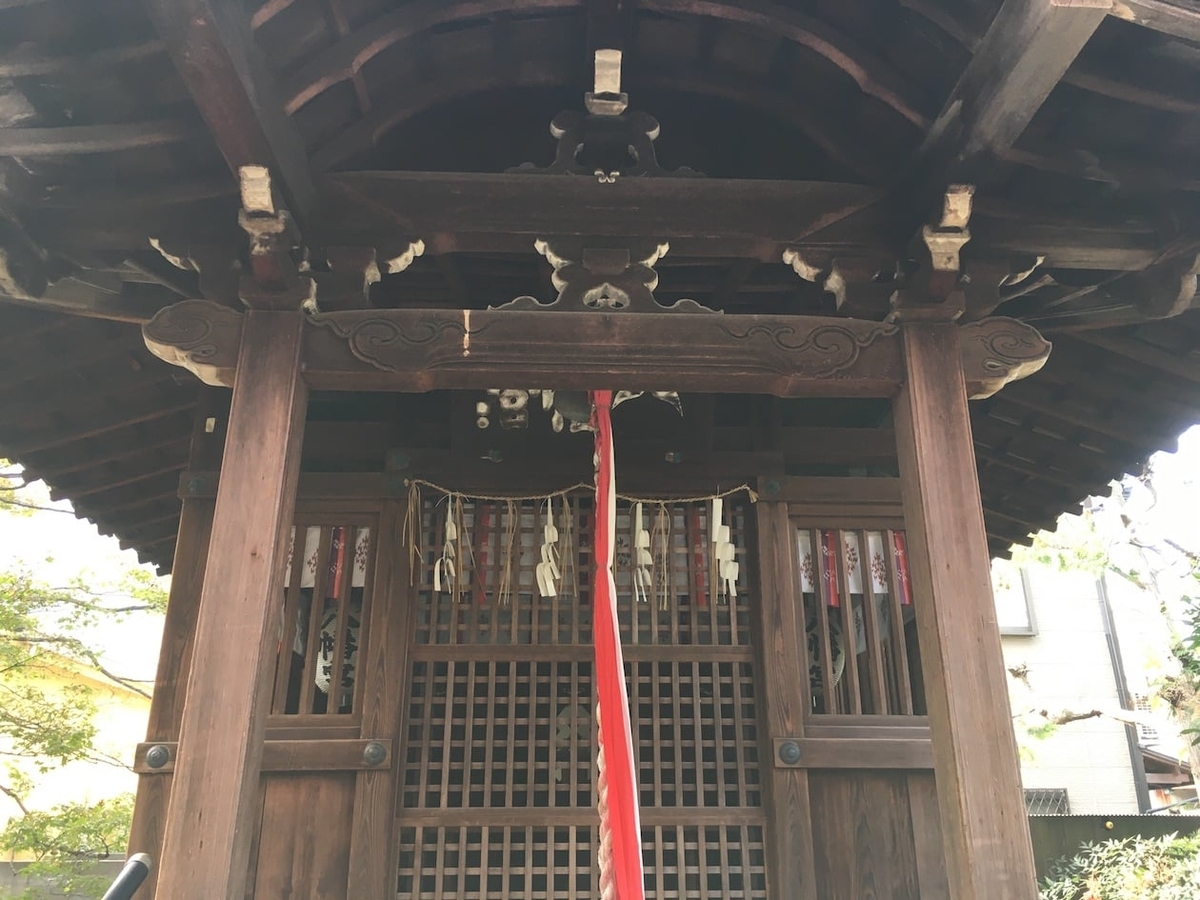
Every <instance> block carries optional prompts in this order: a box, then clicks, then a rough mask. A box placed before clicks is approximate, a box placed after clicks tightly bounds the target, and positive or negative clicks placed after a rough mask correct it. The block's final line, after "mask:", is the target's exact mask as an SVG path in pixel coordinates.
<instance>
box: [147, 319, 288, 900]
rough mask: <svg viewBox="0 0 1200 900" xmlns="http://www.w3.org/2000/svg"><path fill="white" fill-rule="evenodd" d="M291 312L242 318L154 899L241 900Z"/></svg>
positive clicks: (284, 431)
mask: <svg viewBox="0 0 1200 900" xmlns="http://www.w3.org/2000/svg"><path fill="white" fill-rule="evenodd" d="M303 327H304V319H303V316H302V314H301V313H299V312H270V311H263V310H250V311H249V312H247V313H246V317H245V324H244V327H243V331H242V341H241V347H240V350H239V353H238V364H237V377H236V381H235V383H234V388H233V401H232V405H231V409H230V414H229V431H228V435H227V437H226V440H225V453H224V456H223V458H222V463H221V480H220V484H219V486H218V488H217V499H216V508H215V512H214V520H213V529H212V538H211V541H210V544H209V553H208V564H207V566H206V569H205V574H204V586H203V588H202V591H201V596H200V609H199V613H198V616H197V620H196V635H195V640H194V645H193V651H192V666H191V674H190V676H189V678H188V687H187V704H186V705H185V707H184V710H183V717H182V725H181V728H180V736H179V754H178V759H177V761H176V765H175V774H174V784H173V785H172V791H171V803H170V806H169V808H168V811H167V822H166V833H165V837H164V841H163V852H162V862H161V869H160V874H159V879H158V894H159V896H160V897H163V898H170V900H243V897H244V896H245V891H246V878H247V865H248V860H249V851H250V837H251V834H252V833H253V831H254V828H255V821H254V819H255V809H254V806H255V800H256V799H257V797H258V796H259V778H260V774H261V763H262V750H263V738H264V733H265V729H266V716H267V707H268V704H269V702H270V684H271V674H272V672H273V670H274V664H275V655H276V650H277V648H278V645H279V628H280V608H281V604H280V603H279V602H278V598H279V595H280V592H281V591H282V588H283V566H284V557H285V554H286V552H287V539H288V533H289V528H290V526H291V524H292V514H293V511H294V508H295V501H296V483H297V478H298V475H299V467H300V443H301V438H302V436H303V431H304V413H305V402H306V399H307V390H306V388H305V386H304V383H303V381H302V380H301V376H300V349H301V335H302V332H303Z"/></svg>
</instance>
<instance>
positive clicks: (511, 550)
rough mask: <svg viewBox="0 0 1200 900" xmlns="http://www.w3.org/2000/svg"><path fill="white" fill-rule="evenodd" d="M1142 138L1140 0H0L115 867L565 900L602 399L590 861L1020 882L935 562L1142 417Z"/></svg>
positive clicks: (1145, 236)
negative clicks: (607, 606)
mask: <svg viewBox="0 0 1200 900" xmlns="http://www.w3.org/2000/svg"><path fill="white" fill-rule="evenodd" d="M548 127H549V130H548ZM1198 150H1200V5H1198V4H1197V3H1195V2H1191V0H1003V2H999V0H836V2H835V0H788V2H784V0H511V2H492V0H265V2H258V0H245V2H242V0H0V456H4V457H6V458H9V459H11V460H14V461H16V462H18V463H19V464H21V465H22V466H24V468H25V470H26V471H27V472H28V473H30V474H31V475H32V476H36V477H40V478H43V479H45V480H46V482H47V483H48V484H49V485H50V486H51V488H52V492H53V494H54V496H56V497H63V498H69V499H70V500H71V501H72V502H73V503H74V506H75V509H76V510H77V511H78V513H79V515H81V516H86V517H88V518H90V519H92V520H93V521H95V522H96V523H97V524H98V525H99V526H100V528H101V529H102V530H103V531H104V532H106V533H111V534H114V535H116V536H117V537H119V538H120V540H121V542H122V544H123V545H124V546H127V547H132V548H135V549H136V550H137V551H138V553H139V554H140V555H141V558H142V559H143V560H146V561H150V562H153V563H155V564H157V565H158V566H159V568H160V569H161V570H162V571H164V572H166V571H171V572H172V574H173V579H172V584H171V598H170V608H169V611H168V614H167V622H166V636H165V639H164V643H163V652H162V659H161V663H160V669H159V677H158V684H157V688H156V692H155V696H154V706H153V711H152V715H151V722H150V727H149V733H148V734H147V735H146V736H145V741H144V742H142V743H138V742H139V741H140V740H141V738H142V736H141V735H131V736H130V751H131V756H133V758H134V759H135V763H134V765H135V768H136V770H137V771H138V772H139V773H141V779H140V782H141V787H140V790H139V794H138V801H137V812H136V817H135V825H134V830H133V835H132V838H131V844H130V849H131V851H145V852H148V853H149V854H150V855H151V856H152V857H154V859H155V860H156V862H157V866H156V873H155V877H154V879H152V881H153V882H154V883H150V884H147V885H146V886H145V887H143V888H142V892H141V893H140V894H139V897H145V898H148V897H149V896H150V895H151V894H154V893H155V892H157V896H158V897H159V898H162V900H243V898H249V897H253V898H256V900H276V898H329V900H334V898H351V900H381V898H396V900H409V898H431V900H432V898H438V900H441V898H463V900H483V898H488V900H502V898H503V900H517V898H522V900H525V898H528V900H535V898H599V897H600V896H601V893H600V889H599V887H598V883H599V879H598V873H599V870H600V867H601V863H600V861H599V856H598V851H599V844H598V840H599V829H598V824H597V823H598V819H597V812H596V800H597V797H596V790H595V778H596V774H595V770H596V761H595V751H596V739H595V735H596V723H595V715H594V700H595V698H594V694H595V680H596V679H595V675H596V673H595V670H594V663H593V657H592V625H593V617H592V613H593V594H592V587H591V578H592V576H593V575H594V572H593V568H592V559H593V555H592V549H593V538H594V535H595V526H596V518H597V516H596V509H595V505H594V498H593V494H592V487H591V483H592V479H593V444H592V436H591V434H590V433H588V432H587V427H588V423H589V416H590V408H589V405H588V394H587V392H588V391H592V390H605V391H607V390H612V391H616V392H619V393H618V395H617V399H618V400H620V401H621V402H620V403H619V405H617V406H616V408H615V410H614V411H613V414H612V417H613V427H614V432H615V447H616V472H617V475H616V479H617V490H618V492H619V493H620V495H621V500H620V502H619V504H618V509H617V514H616V556H615V560H614V566H613V576H614V580H615V584H616V590H617V603H618V608H619V621H620V629H621V638H622V643H623V645H624V653H625V660H626V674H627V687H628V692H629V705H630V718H631V726H632V735H633V745H634V747H633V750H634V757H635V759H636V771H637V780H638V792H639V796H640V802H641V823H642V830H641V842H642V843H641V846H642V858H643V865H644V870H645V884H646V896H647V897H653V898H685V897H686V898H712V900H716V898H732V900H768V898H770V900H851V898H853V900H859V898H872V897H879V898H897V900H909V898H912V900H915V898H922V900H941V898H951V900H1001V898H1003V900H1032V898H1033V897H1035V895H1036V892H1035V887H1034V883H1033V863H1032V857H1031V851H1030V845H1029V836H1028V829H1027V825H1026V819H1025V809H1024V805H1023V802H1022V793H1021V785H1020V780H1019V772H1018V766H1017V757H1016V750H1015V745H1014V740H1013V734H1012V728H1011V722H1010V717H1009V709H1008V700H1007V692H1006V684H1005V673H1004V671H1003V668H1002V664H1001V656H1000V641H999V636H998V632H997V627H996V621H995V615H994V611H993V606H992V597H991V588H990V580H989V557H990V556H991V555H994V554H1003V553H1005V552H1007V550H1008V548H1009V547H1010V546H1011V545H1012V543H1013V542H1020V541H1024V540H1026V539H1027V535H1028V534H1029V532H1030V531H1032V530H1036V529H1038V528H1041V527H1043V526H1047V525H1050V524H1051V523H1052V522H1053V521H1054V519H1055V517H1056V516H1057V515H1058V513H1060V512H1062V511H1064V510H1068V509H1071V508H1072V507H1073V505H1074V504H1076V503H1077V502H1078V501H1080V500H1081V499H1082V498H1084V497H1085V496H1086V495H1088V494H1089V493H1092V492H1095V491H1098V490H1102V489H1103V486H1104V485H1105V484H1106V482H1107V481H1108V480H1109V479H1111V478H1113V477H1116V476H1119V475H1120V474H1121V473H1123V472H1128V471H1135V470H1136V468H1137V467H1138V466H1139V465H1140V464H1141V462H1142V461H1143V460H1145V458H1146V457H1147V456H1148V455H1149V454H1150V453H1151V452H1153V451H1154V450H1156V449H1159V448H1162V447H1169V446H1171V445H1172V444H1173V440H1174V436H1175V435H1177V434H1178V433H1179V432H1180V431H1181V430H1182V429H1183V428H1185V427H1187V426H1188V425H1190V424H1192V423H1194V422H1195V421H1197V420H1198V419H1200V357H1198V355H1197V351H1198V350H1200V341H1198V336H1200V313H1197V312H1196V311H1195V310H1194V309H1193V306H1194V303H1195V294H1196V276H1197V271H1198V270H1200V200H1198V197H1200V194H1198V192H1200V177H1197V175H1196V174H1195V171H1194V169H1195V159H1196V156H1197V151H1198ZM1051 345H1053V348H1052V346H1051ZM230 388H232V390H230ZM606 722H607V719H606ZM606 727H607V726H606ZM135 745H137V746H136V755H134V746H135Z"/></svg>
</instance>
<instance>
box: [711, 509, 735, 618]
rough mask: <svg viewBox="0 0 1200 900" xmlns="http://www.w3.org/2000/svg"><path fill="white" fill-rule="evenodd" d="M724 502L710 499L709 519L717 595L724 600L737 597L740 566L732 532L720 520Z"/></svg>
mask: <svg viewBox="0 0 1200 900" xmlns="http://www.w3.org/2000/svg"><path fill="white" fill-rule="evenodd" d="M723 507H724V504H723V503H722V501H721V498H720V497H714V498H713V501H712V518H711V519H710V520H709V524H710V527H711V528H712V543H713V559H714V560H715V561H716V567H717V579H718V582H719V585H718V591H719V595H720V596H722V597H724V598H725V599H726V600H733V599H736V598H737V578H738V574H739V569H740V566H739V565H738V563H737V562H736V560H735V559H734V557H735V551H734V549H733V534H732V530H731V529H730V527H729V526H728V525H725V524H723V523H722V522H721V516H722V513H723Z"/></svg>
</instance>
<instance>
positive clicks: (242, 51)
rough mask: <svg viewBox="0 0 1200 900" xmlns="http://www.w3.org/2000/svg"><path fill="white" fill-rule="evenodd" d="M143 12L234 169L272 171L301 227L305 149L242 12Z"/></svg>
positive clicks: (180, 8) (203, 6) (194, 6)
mask: <svg viewBox="0 0 1200 900" xmlns="http://www.w3.org/2000/svg"><path fill="white" fill-rule="evenodd" d="M144 5H145V7H146V11H147V13H148V14H149V16H150V19H151V21H152V22H153V23H154V27H155V29H156V30H157V31H158V34H159V37H161V38H162V40H163V42H164V43H165V44H166V47H167V51H168V52H169V53H170V54H171V58H172V59H173V60H174V62H175V67H176V68H177V69H178V70H179V74H180V75H181V76H182V78H183V81H184V83H185V84H186V85H187V87H188V90H189V91H190V92H191V94H192V98H193V100H195V102H196V105H197V106H198V107H199V108H200V114H201V115H202V116H203V117H204V121H205V122H206V123H208V127H209V130H210V131H211V132H212V135H213V138H214V139H215V140H216V142H217V146H218V148H219V149H220V151H221V155H222V156H224V157H225V161H226V162H227V163H228V165H229V168H230V169H231V170H232V171H233V172H234V173H235V174H236V173H237V171H238V170H239V169H240V168H241V167H242V166H249V165H260V166H266V167H268V168H269V169H270V170H271V171H272V173H273V174H274V176H275V178H276V179H277V183H278V185H279V186H280V189H281V190H282V191H283V194H284V196H285V198H286V200H287V204H288V208H289V209H290V210H291V212H292V215H293V216H294V217H295V218H296V220H297V221H298V222H299V223H300V224H301V225H302V226H303V225H304V224H305V223H306V222H307V221H308V217H309V215H310V214H311V213H312V208H313V200H314V189H313V185H312V176H311V175H310V173H309V169H308V159H307V156H306V153H305V149H304V142H303V141H302V140H301V138H300V132H299V131H298V130H297V129H296V126H295V125H294V124H293V123H292V121H291V120H290V119H289V118H288V117H287V115H286V114H285V112H284V109H283V104H282V103H281V102H280V101H279V99H278V94H277V91H276V88H275V85H274V82H273V80H272V78H271V76H270V73H269V71H268V69H267V65H266V62H265V60H264V58H263V56H262V54H261V53H260V52H258V50H257V49H256V48H255V47H254V43H253V37H252V35H251V31H250V18H249V16H248V14H247V13H246V10H245V7H244V6H243V5H242V4H239V3H226V2H219V0H145V4H144Z"/></svg>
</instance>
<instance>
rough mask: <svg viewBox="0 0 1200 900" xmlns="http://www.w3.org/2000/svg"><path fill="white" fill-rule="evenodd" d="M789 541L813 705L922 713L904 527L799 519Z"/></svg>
mask: <svg viewBox="0 0 1200 900" xmlns="http://www.w3.org/2000/svg"><path fill="white" fill-rule="evenodd" d="M796 547H797V555H798V568H799V575H800V589H801V593H802V595H803V598H804V620H805V633H806V644H807V648H808V663H809V670H808V682H809V693H810V697H811V700H812V711H813V712H814V713H822V714H824V713H830V714H850V715H913V714H914V713H918V714H919V713H923V712H924V696H923V691H922V688H921V685H920V679H919V673H920V660H919V658H918V656H917V646H916V639H915V623H914V610H913V605H912V588H911V582H910V579H909V573H908V560H907V548H906V543H905V535H904V532H903V531H898V530H892V529H883V530H879V531H873V530H867V529H857V530H849V529H836V528H820V527H816V528H810V527H801V528H798V529H797V531H796ZM826 685H831V686H832V689H826Z"/></svg>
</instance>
